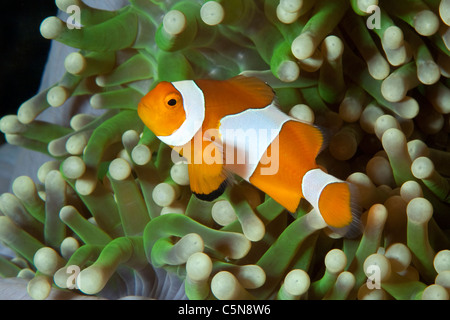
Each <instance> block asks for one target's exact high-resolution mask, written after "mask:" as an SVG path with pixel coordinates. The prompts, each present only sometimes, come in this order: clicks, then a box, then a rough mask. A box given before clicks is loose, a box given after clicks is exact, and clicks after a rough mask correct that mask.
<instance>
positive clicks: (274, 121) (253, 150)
mask: <svg viewBox="0 0 450 320" xmlns="http://www.w3.org/2000/svg"><path fill="white" fill-rule="evenodd" d="M289 120H294V119H293V118H291V117H289V116H288V115H286V114H285V113H284V112H282V111H281V110H279V109H278V108H277V107H276V106H275V104H274V103H271V104H270V105H268V106H267V107H265V108H262V109H247V110H245V111H243V112H241V113H238V114H232V115H228V116H225V117H223V118H222V119H221V120H220V127H219V133H220V135H221V138H222V143H223V144H224V147H223V148H224V151H225V155H226V159H225V168H227V169H228V170H230V171H232V172H234V173H236V174H237V175H239V176H240V177H242V178H243V179H245V180H247V181H249V179H250V177H251V176H252V175H253V173H254V171H255V170H256V167H257V166H258V164H259V162H260V160H261V158H262V156H263V155H264V152H266V150H267V148H268V147H269V146H270V144H271V143H272V142H273V141H274V139H275V138H277V137H278V135H279V133H280V131H281V128H282V126H283V124H284V123H285V122H286V121H289ZM273 152H276V150H272V153H273ZM234 155H237V157H238V159H237V161H235V156H234ZM277 156H280V155H277ZM281 156H282V155H281ZM235 162H236V163H235Z"/></svg>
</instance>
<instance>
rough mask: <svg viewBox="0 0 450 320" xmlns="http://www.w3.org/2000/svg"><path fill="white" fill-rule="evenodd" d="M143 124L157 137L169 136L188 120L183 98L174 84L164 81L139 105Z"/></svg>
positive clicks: (139, 113)
mask: <svg viewBox="0 0 450 320" xmlns="http://www.w3.org/2000/svg"><path fill="white" fill-rule="evenodd" d="M137 111H138V115H139V117H140V118H141V120H142V122H144V124H145V125H146V126H147V127H148V128H149V129H150V130H151V131H152V132H153V133H154V134H155V135H157V136H169V135H171V134H172V133H173V132H175V131H176V130H177V129H178V128H179V127H180V126H181V125H182V124H183V122H184V121H185V120H186V113H185V110H184V106H183V97H182V95H181V94H180V92H179V91H178V90H177V89H176V88H175V87H174V86H173V84H172V83H170V82H166V81H162V82H160V83H159V84H158V85H157V86H156V87H155V88H154V89H153V90H151V91H150V92H149V93H147V94H146V95H145V96H144V97H143V98H142V99H141V101H140V103H139V105H138V109H137Z"/></svg>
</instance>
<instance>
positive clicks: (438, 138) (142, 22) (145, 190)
mask: <svg viewBox="0 0 450 320" xmlns="http://www.w3.org/2000/svg"><path fill="white" fill-rule="evenodd" d="M55 2H56V5H57V7H58V8H59V9H60V10H61V12H63V13H68V16H67V15H61V16H60V17H49V18H47V19H45V20H44V21H43V22H42V24H41V27H40V31H41V34H42V36H43V37H44V38H47V39H52V40H56V41H58V42H60V43H63V44H65V45H67V46H70V47H73V48H76V49H77V50H76V51H74V52H72V53H70V54H68V55H67V57H66V58H65V61H64V68H65V73H64V75H63V76H62V77H61V79H60V80H59V81H58V82H56V83H55V84H53V85H51V86H49V87H48V88H46V89H45V90H42V91H41V92H39V93H38V94H37V95H36V96H34V97H32V98H31V99H29V100H28V101H26V102H24V103H23V104H22V105H21V106H20V107H19V110H18V112H17V115H7V116H5V117H3V118H2V119H1V121H0V129H1V130H2V132H3V133H4V134H5V137H6V140H7V142H8V143H9V144H12V145H17V146H21V147H24V148H28V149H31V150H34V151H39V152H41V153H44V154H46V155H48V156H50V157H52V158H53V160H50V161H47V162H45V163H44V164H42V166H40V168H39V170H38V172H37V180H33V179H31V178H30V177H27V176H20V177H17V178H16V179H15V180H14V182H13V183H12V192H11V193H4V194H3V195H2V196H1V197H0V213H1V215H0V241H1V243H2V244H3V245H4V246H5V247H8V248H10V249H11V250H12V252H14V255H15V256H14V257H11V256H7V255H2V256H0V276H1V277H3V278H4V279H0V283H2V284H7V283H14V282H15V281H16V280H14V279H16V278H21V279H26V281H27V292H28V294H29V295H30V296H31V297H32V298H34V299H45V298H68V297H74V295H71V294H70V293H76V294H77V295H76V296H77V297H80V296H81V295H95V296H97V297H101V298H110V299H117V298H122V297H125V296H135V297H136V296H139V297H147V298H160V299H179V298H188V299H291V300H293V299H401V300H403V299H449V294H450V276H449V275H450V263H449V261H450V250H449V249H450V184H449V180H448V177H449V176H450V170H449V167H448V163H450V153H449V146H450V144H449V143H450V140H449V132H450V121H449V120H450V118H449V115H448V114H449V113H450V81H449V77H450V51H449V48H450V1H448V0H441V1H439V0H398V1H387V0H386V1H382V0H380V1H378V0H372V1H362V0H338V1H336V0H222V1H220V0H217V1H202V0H184V1H172V0H165V1H163V0H130V1H129V4H127V5H126V6H124V7H122V8H120V9H117V10H113V11H107V10H103V9H98V8H94V7H91V6H88V5H87V4H86V3H84V2H81V0H56V1H55ZM60 67H61V68H62V67H63V66H62V65H60ZM238 74H244V75H252V76H257V77H260V78H262V79H264V80H265V81H267V82H268V83H269V84H270V85H271V86H272V87H273V89H274V90H275V92H276V94H277V97H278V101H279V105H280V108H281V109H282V110H284V111H285V112H286V113H289V114H290V115H291V116H293V117H296V118H298V119H300V120H302V121H306V122H309V123H314V124H316V125H319V126H321V127H323V128H326V130H327V131H328V132H329V133H330V138H329V143H328V146H327V148H326V149H325V150H323V151H322V153H321V154H320V155H319V157H318V159H317V162H318V163H319V164H320V165H321V166H322V167H323V168H324V169H326V170H327V171H328V172H330V173H331V174H333V175H335V176H337V177H339V178H341V179H344V180H347V181H350V182H352V183H353V184H355V185H356V186H357V188H358V189H359V194H360V197H361V206H362V207H363V209H364V210H365V213H364V214H363V216H362V222H363V225H364V230H363V233H362V235H361V236H360V237H358V238H354V239H349V238H343V237H341V236H340V235H337V234H335V233H333V232H332V231H331V230H330V229H328V228H327V225H326V224H325V222H324V221H323V219H322V218H321V216H320V215H319V214H318V213H317V212H316V211H315V210H311V207H310V205H309V204H308V203H306V202H302V203H301V205H300V207H299V209H298V210H297V211H296V212H295V213H293V214H290V213H289V212H287V211H286V210H285V209H284V208H283V207H282V206H281V205H279V204H278V203H276V202H275V201H274V200H273V199H271V198H270V197H268V196H267V195H265V194H263V193H262V192H261V191H259V190H257V189H256V188H254V187H253V186H252V185H250V184H249V183H247V182H245V181H237V182H236V183H235V184H234V185H232V186H230V187H228V188H227V190H226V191H225V193H224V194H223V195H222V196H220V197H219V198H218V199H216V200H214V201H212V202H208V201H203V200H200V199H198V198H197V197H196V196H195V195H193V194H191V191H190V189H189V176H188V174H187V168H186V164H185V163H183V162H176V163H173V162H172V157H171V149H170V147H168V146H167V145H165V144H163V143H162V142H160V141H159V140H158V139H157V138H156V137H155V135H154V134H152V132H150V131H149V130H148V129H147V128H146V127H145V126H144V125H143V124H142V122H141V120H140V119H139V117H138V116H137V112H136V109H137V104H138V102H139V101H140V99H141V98H142V96H143V95H145V94H146V93H147V92H148V91H149V90H151V89H152V88H153V87H154V86H155V85H156V84H157V83H158V82H160V81H176V80H184V79H198V78H208V79H227V78H230V77H233V76H236V75H238ZM83 99H88V100H89V104H90V108H89V109H87V110H86V111H85V112H84V113H77V114H75V115H73V116H72V114H70V113H69V112H66V116H67V117H70V124H69V125H64V124H62V123H51V122H49V121H45V120H42V119H41V118H40V117H42V116H43V115H45V114H49V113H52V112H55V111H54V110H55V108H58V109H61V108H65V107H66V105H67V104H68V103H72V104H74V105H77V104H80V103H81V101H82V100H83ZM59 107H61V108H59ZM58 109H56V110H58ZM293 147H295V146H293ZM2 297H5V296H2Z"/></svg>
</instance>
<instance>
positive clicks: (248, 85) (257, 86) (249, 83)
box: [226, 75, 275, 106]
mask: <svg viewBox="0 0 450 320" xmlns="http://www.w3.org/2000/svg"><path fill="white" fill-rule="evenodd" d="M226 81H227V82H228V83H230V84H232V85H233V86H235V87H236V88H237V89H238V90H241V91H242V92H243V93H245V94H246V95H247V96H248V98H250V99H252V100H254V101H258V102H259V103H257V105H260V106H267V105H269V104H270V103H271V102H272V101H273V100H274V99H275V92H274V91H273V89H272V88H271V87H270V86H269V85H268V84H266V83H265V82H264V81H262V80H261V79H258V78H256V77H246V76H242V75H239V76H236V77H233V78H231V79H228V80H226Z"/></svg>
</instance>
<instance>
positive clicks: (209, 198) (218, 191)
mask: <svg viewBox="0 0 450 320" xmlns="http://www.w3.org/2000/svg"><path fill="white" fill-rule="evenodd" d="M227 186H228V180H224V181H223V182H222V183H221V184H220V186H219V188H217V189H216V190H214V191H213V192H211V193H208V194H204V193H195V192H192V193H193V194H194V195H195V196H196V197H197V198H198V199H200V200H203V201H213V200H216V199H217V198H218V197H220V196H221V195H222V194H223V193H224V192H225V189H226V188H227Z"/></svg>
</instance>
